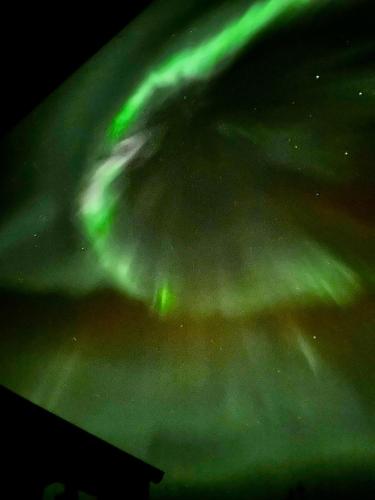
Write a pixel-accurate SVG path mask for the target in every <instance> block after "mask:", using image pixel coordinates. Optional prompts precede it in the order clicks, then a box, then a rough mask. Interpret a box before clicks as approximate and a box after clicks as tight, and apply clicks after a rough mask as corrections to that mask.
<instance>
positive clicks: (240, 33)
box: [108, 0, 316, 140]
mask: <svg viewBox="0 0 375 500" xmlns="http://www.w3.org/2000/svg"><path fill="white" fill-rule="evenodd" d="M311 3H312V2H311V0H264V1H260V2H257V3H255V4H253V5H251V6H250V7H249V8H248V9H247V10H246V11H245V13H244V14H243V15H242V16H241V17H239V18H237V19H235V20H234V21H232V22H231V23H230V24H228V25H227V26H226V27H225V28H224V29H222V31H220V32H219V33H217V34H216V35H214V36H213V37H212V38H210V39H208V40H207V41H205V42H202V43H200V44H199V45H197V46H196V47H194V48H191V49H186V50H183V51H181V52H178V53H177V54H174V55H173V56H171V57H170V58H169V59H167V60H166V61H164V62H163V63H162V64H161V65H160V66H159V67H158V68H156V69H155V70H154V71H152V72H151V73H149V75H148V76H147V77H146V79H145V80H144V81H143V82H142V83H141V84H140V86H139V87H138V88H137V89H136V91H135V92H134V94H133V95H131V96H130V98H129V99H128V101H127V102H126V103H125V105H124V106H123V108H122V109H121V111H120V113H119V114H118V115H117V116H116V117H115V118H114V120H113V122H112V124H111V126H110V128H109V131H108V135H109V137H110V139H112V140H117V139H119V138H120V136H121V135H122V134H123V133H124V132H125V131H126V130H127V128H128V127H129V126H130V125H132V124H133V123H134V121H135V120H136V119H137V118H138V117H139V115H140V113H141V112H142V110H143V109H144V108H145V106H147V104H148V103H149V102H150V100H151V99H152V97H153V95H154V94H155V92H156V91H157V90H158V89H161V88H166V87H167V88H168V87H173V86H177V85H178V84H179V83H181V82H184V81H185V80H194V79H203V78H207V77H208V76H209V75H210V73H211V72H212V71H213V70H214V69H215V68H216V67H217V66H218V64H219V63H222V62H223V61H224V59H226V58H230V57H232V56H234V55H235V54H236V53H237V52H238V51H239V50H240V49H242V48H243V47H244V46H245V45H246V44H247V43H249V42H250V41H251V40H252V39H253V38H254V37H255V36H256V35H257V34H258V33H260V32H261V31H262V30H263V29H264V28H265V27H267V26H268V25H269V24H270V23H272V22H273V21H275V20H276V19H277V18H278V17H279V16H281V15H283V14H287V13H289V12H291V11H293V10H295V9H300V8H302V7H306V6H309V5H311ZM315 3H316V2H315Z"/></svg>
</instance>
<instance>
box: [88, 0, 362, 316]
mask: <svg viewBox="0 0 375 500" xmlns="http://www.w3.org/2000/svg"><path fill="white" fill-rule="evenodd" d="M331 3H332V2H331ZM324 5H327V1H326V0H319V1H312V0H264V1H257V2H255V3H252V4H251V5H250V6H249V7H248V8H247V10H245V12H243V13H241V15H240V16H238V17H237V18H236V19H234V20H231V21H230V22H229V23H228V24H227V25H226V26H224V27H223V28H221V29H220V31H219V32H217V33H215V34H213V35H212V36H211V37H209V38H208V39H206V40H204V41H201V42H199V43H197V45H196V46H194V47H191V48H187V49H184V48H183V49H182V50H180V51H177V52H176V53H174V54H172V55H171V56H169V57H167V58H166V59H165V60H163V61H162V62H161V63H160V64H159V65H158V66H157V67H156V68H153V69H152V70H151V71H149V73H147V74H146V76H145V78H144V79H143V80H142V81H141V83H140V84H139V85H138V87H137V88H136V89H135V90H134V92H133V93H132V94H131V95H130V97H129V98H128V99H127V100H126V102H125V103H124V105H123V107H122V108H121V110H120V111H119V113H118V114H117V115H116V116H115V117H114V119H113V121H112V123H111V124H110V126H109V128H108V130H107V137H106V141H107V143H108V147H109V149H110V150H111V153H110V155H109V156H108V157H107V159H106V160H105V161H102V162H100V163H99V164H97V165H96V166H95V168H94V169H93V170H92V172H91V174H90V175H89V178H88V182H87V184H86V188H85V189H84V191H83V193H82V195H81V198H80V208H79V214H80V218H81V220H82V223H83V226H84V229H85V232H86V234H87V236H88V238H89V240H90V241H91V243H92V245H93V247H94V249H95V251H96V253H97V255H98V257H99V260H100V263H101V265H102V266H103V267H104V269H106V270H107V272H108V274H109V275H110V276H111V277H112V279H113V281H114V283H115V284H116V285H117V286H118V287H119V288H120V289H122V290H123V291H125V292H126V293H128V294H129V295H131V296H133V297H135V298H139V299H142V300H145V301H146V302H153V305H154V308H155V309H156V310H157V311H158V312H159V313H160V314H164V313H168V312H169V311H170V310H172V309H173V308H174V306H175V305H176V304H179V305H181V303H180V300H179V298H178V296H177V295H178V291H177V290H176V288H177V287H175V286H174V284H173V283H171V281H172V280H171V279H170V277H169V276H167V275H166V276H160V279H159V280H158V283H157V285H156V286H155V287H154V289H153V290H151V291H150V290H149V291H145V290H143V289H142V285H140V284H139V283H138V281H137V278H136V277H135V274H136V273H135V272H134V270H133V269H132V260H133V256H132V255H130V254H129V253H128V254H127V252H126V251H125V252H121V251H119V250H118V249H117V250H116V249H114V248H113V245H112V243H111V241H110V235H111V231H112V228H113V223H114V221H115V219H116V216H117V209H118V202H119V197H120V194H119V193H118V192H117V190H116V189H115V186H114V183H115V181H116V179H118V178H119V176H120V175H121V173H123V172H124V171H125V169H126V167H127V165H128V164H129V162H130V161H131V160H132V159H133V158H134V157H135V156H136V155H137V154H138V153H139V152H140V151H141V149H142V147H143V146H144V145H145V143H146V142H147V141H148V138H147V135H146V136H145V135H143V134H141V133H138V132H136V133H134V132H135V128H136V126H137V123H138V122H139V121H140V120H141V119H142V118H143V117H144V116H145V115H146V114H147V112H148V110H149V108H150V106H151V104H153V98H154V96H155V94H156V92H160V91H161V90H162V91H164V101H165V99H166V98H168V97H169V96H170V95H172V94H174V93H175V92H176V91H177V90H180V89H181V88H183V87H184V85H185V84H187V83H189V82H191V81H194V80H198V81H199V80H206V79H208V78H210V77H212V75H213V74H216V73H217V71H218V70H220V69H222V68H223V66H224V64H225V63H228V62H229V61H231V60H233V57H235V56H236V55H238V54H239V53H240V51H241V49H243V48H244V47H245V46H248V45H249V43H250V42H251V41H253V40H254V39H255V38H256V37H257V35H259V34H260V33H261V32H263V31H264V30H266V29H267V28H268V27H270V26H271V25H273V24H274V23H275V22H276V21H279V22H286V21H287V20H288V19H289V17H288V16H289V15H296V14H298V15H302V14H307V13H309V12H311V9H312V8H313V7H314V8H316V7H317V6H319V7H322V6H324ZM164 101H162V99H161V98H160V95H159V94H158V103H157V104H159V105H160V103H161V102H164ZM156 106H157V105H156ZM153 109H155V107H154V106H153ZM132 134H134V135H132ZM124 151H125V153H124ZM310 254H312V261H313V262H314V259H315V257H316V259H315V260H316V261H320V262H323V263H324V262H325V263H326V264H325V265H323V267H324V269H323V270H322V271H321V276H317V278H316V280H315V281H314V280H310V283H307V282H306V283H305V289H304V290H303V291H305V292H306V297H307V298H308V300H309V299H311V297H317V298H319V299H327V297H328V298H331V299H332V298H334V300H335V301H336V302H339V303H346V302H347V301H350V300H351V298H352V297H353V296H354V295H356V292H358V290H359V289H360V284H359V282H358V280H357V276H356V275H355V273H353V272H352V271H351V270H350V269H349V268H347V267H346V266H345V265H344V264H343V263H341V262H339V261H337V260H335V258H334V257H333V256H332V255H331V254H330V253H329V252H328V251H326V250H324V249H322V248H321V247H319V246H318V245H317V246H316V247H315V248H313V249H312V250H311V252H310ZM287 271H288V270H287V269H285V273H287ZM285 273H284V274H285ZM323 275H324V277H323ZM270 297H271V298H270V300H269V301H270V303H271V304H272V303H273V302H277V301H278V296H277V294H276V295H275V296H273V295H272V294H270ZM257 300H258V299H257V297H256V293H255V297H254V296H253V297H252V296H251V294H249V296H248V298H247V302H248V306H249V309H251V308H253V309H254V308H255V309H256V308H257ZM264 305H265V304H261V307H263V306H264ZM266 305H270V304H266Z"/></svg>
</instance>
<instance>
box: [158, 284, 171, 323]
mask: <svg viewBox="0 0 375 500" xmlns="http://www.w3.org/2000/svg"><path fill="white" fill-rule="evenodd" d="M174 304H175V297H174V295H173V293H172V291H171V288H170V286H169V285H168V284H165V285H164V286H162V287H161V288H159V290H157V292H156V294H155V300H154V309H155V310H156V311H157V312H158V313H159V314H161V315H164V314H167V313H169V312H170V311H171V310H172V308H173V306H174Z"/></svg>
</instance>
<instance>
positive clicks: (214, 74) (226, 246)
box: [0, 0, 375, 499]
mask: <svg viewBox="0 0 375 500" xmlns="http://www.w3.org/2000/svg"><path fill="white" fill-rule="evenodd" d="M180 3H181V2H177V1H176V2H171V1H161V2H156V3H155V4H154V5H153V6H152V7H150V8H149V9H148V10H147V11H146V12H145V13H144V14H143V15H142V16H140V18H139V19H137V20H136V21H135V22H134V23H133V24H131V25H130V26H128V27H126V28H125V29H124V31H123V32H122V33H121V34H120V35H119V36H118V37H116V39H114V40H113V41H112V42H111V43H110V44H108V46H106V47H104V48H103V49H102V51H101V52H100V53H99V54H98V55H97V56H96V57H94V58H93V59H92V60H91V61H89V62H88V63H87V64H86V65H85V66H84V67H83V68H82V69H81V70H80V71H79V72H78V73H77V74H75V75H73V77H72V78H71V79H70V80H69V81H67V82H66V83H65V84H64V85H62V86H61V88H59V89H58V90H57V91H56V92H55V93H54V94H53V95H51V96H50V97H49V98H48V99H47V100H46V101H45V102H44V103H43V104H42V105H41V106H40V107H39V108H38V109H36V110H35V111H34V113H32V115H31V116H30V117H29V118H28V119H27V120H25V121H24V122H23V123H21V124H20V125H19V126H18V127H17V128H16V129H15V130H14V131H13V132H12V133H11V134H10V135H9V136H8V137H6V138H5V139H4V140H3V141H2V144H1V155H2V159H3V160H2V161H4V162H5V163H4V164H5V165H6V168H7V172H10V173H9V175H8V174H6V175H5V176H4V183H5V184H4V185H7V184H6V183H8V185H9V186H14V185H16V187H17V189H16V192H17V193H19V194H18V195H17V196H16V197H15V201H14V203H11V204H10V206H9V207H8V208H7V210H6V212H5V213H4V214H3V215H2V218H1V226H0V285H1V287H2V303H3V307H2V315H3V325H4V331H3V333H2V336H1V342H2V353H3V356H2V368H1V377H2V382H3V383H4V384H5V385H8V386H9V387H11V388H13V389H15V390H16V391H18V392H20V393H21V394H23V395H24V396H26V397H28V398H30V399H32V400H33V401H34V402H36V403H39V404H41V405H42V406H44V407H46V408H48V409H50V410H52V411H54V412H56V413H58V414H59V415H61V416H63V417H65V418H67V419H68V420H70V421H73V422H74V423H76V424H78V425H80V426H81V427H83V428H85V429H86V430H88V431H90V432H93V433H94V434H96V435H98V436H100V437H103V438H104V439H107V440H109V441H110V442H112V443H113V444H115V445H117V446H119V447H121V448H123V449H125V450H126V451H128V452H130V453H133V454H134V455H136V456H138V457H140V458H142V459H144V460H146V461H149V462H151V463H153V464H154V465H155V466H157V467H160V468H162V469H164V470H165V471H166V476H165V480H164V481H163V483H162V484H161V485H160V486H158V488H157V489H155V491H154V495H155V498H158V495H159V497H160V498H171V499H172V498H190V496H191V497H193V496H195V497H197V495H198V497H199V495H201V496H202V495H203V496H204V497H205V498H218V499H219V498H227V497H228V496H229V495H230V496H231V497H233V498H248V496H247V493H246V492H245V489H243V488H245V487H243V486H241V485H242V484H244V483H246V481H250V482H251V484H252V486H249V488H250V489H251V491H252V492H253V495H254V498H258V497H259V498H267V491H265V490H264V488H266V486H265V485H267V484H268V486H267V487H269V488H271V489H272V488H274V490H272V491H273V493H272V495H273V496H272V498H285V494H286V492H287V489H288V487H289V485H291V484H293V483H295V477H296V475H297V476H298V474H300V475H301V477H305V476H306V477H307V478H308V477H309V471H311V470H314V471H315V470H316V471H320V472H314V473H313V474H317V475H319V474H320V473H321V470H324V469H327V468H328V469H329V470H332V471H333V472H332V473H333V474H338V475H340V474H341V472H340V471H344V470H345V471H346V470H347V469H348V468H349V469H350V470H351V469H353V470H354V469H357V468H362V469H361V470H362V471H363V470H366V471H367V470H369V471H370V470H373V469H374V466H375V450H374V447H373V445H372V443H374V442H375V393H374V387H375V368H374V367H375V340H374V338H375V337H374V335H375V301H374V281H375V280H374V277H375V269H374V267H375V259H374V255H375V234H374V231H375V227H374V213H375V211H374V208H375V205H374V199H375V196H374V195H375V178H374V173H373V167H374V161H375V145H374V140H373V137H374V132H375V57H374V56H375V40H374V35H373V33H372V30H371V28H370V27H369V26H368V23H366V20H368V19H369V18H370V15H369V11H370V3H369V2H366V1H360V2H354V1H350V0H348V1H345V2H338V1H337V2H336V1H325V0H321V1H315V2H313V1H308V0H255V1H248V0H247V1H245V0H238V1H224V0H212V1H209V2H207V5H206V6H205V7H204V8H203V7H202V6H201V5H200V4H199V2H198V1H193V0H191V1H190V2H184V5H179V4H180ZM172 4H173V8H172V7H171V6H172ZM12 189H14V188H12ZM268 477H271V478H272V481H274V483H273V486H272V485H271V484H270V481H269V480H268V479H267V478H268ZM314 477H315V476H314ZM250 478H251V479H250ZM306 481H307V482H308V481H309V479H306ZM311 481H312V483H311V485H312V486H311V487H314V484H313V483H314V481H313V480H310V482H311ZM258 483H259V485H260V486H259V490H258V489H257V488H258V486H257V485H258ZM246 484H247V483H246ZM263 490H264V491H263ZM197 491H199V492H200V493H197ZM269 491H271V490H269ZM202 492H204V493H202ZM276 492H277V493H276ZM269 494H270V495H271V493H269ZM257 495H258V496H257ZM262 495H263V496H262ZM277 495H279V496H277ZM283 495H284V496H283Z"/></svg>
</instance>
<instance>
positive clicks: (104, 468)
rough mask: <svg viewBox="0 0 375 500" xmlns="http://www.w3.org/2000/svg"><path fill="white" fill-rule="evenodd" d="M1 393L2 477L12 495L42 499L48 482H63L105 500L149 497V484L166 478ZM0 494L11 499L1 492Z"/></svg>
mask: <svg viewBox="0 0 375 500" xmlns="http://www.w3.org/2000/svg"><path fill="white" fill-rule="evenodd" d="M0 394H1V403H2V413H3V417H5V418H4V419H3V421H4V425H3V426H2V429H3V438H2V447H1V449H2V454H3V457H2V463H3V464H5V465H3V466H2V477H3V478H6V481H5V482H6V487H7V488H8V489H9V491H10V492H11V496H9V498H22V496H21V495H25V496H24V498H41V494H42V493H41V492H43V490H44V488H45V487H46V486H47V485H49V484H51V483H55V482H59V483H63V484H65V485H67V489H68V490H69V491H77V490H79V491H83V492H86V493H88V494H91V495H94V496H97V497H98V498H103V499H104V498H116V499H121V498H131V499H138V498H139V499H146V498H148V497H149V495H148V492H149V483H150V482H153V483H159V482H160V481H161V479H162V477H163V475H164V473H163V472H162V471H160V470H159V469H157V468H155V467H153V466H151V465H149V464H147V463H145V462H143V461H142V460H139V459H138V458H135V457H133V456H132V455H129V454H128V453H126V452H124V451H122V450H120V449H119V448H116V447H115V446H113V445H111V444H109V443H107V442H105V441H103V440H102V439H99V438H97V437H96V436H93V435H92V434H90V433H88V432H86V431H84V430H82V429H80V428H79V427H77V426H75V425H73V424H71V423H69V422H67V421H65V420H64V419H62V418H60V417H58V416H57V415H54V414H53V413H51V412H49V411H46V410H44V409H43V408H41V407H40V406H38V405H36V404H34V403H32V402H30V401H28V400H27V399H25V398H23V397H21V396H19V395H17V394H15V393H14V392H12V391H10V390H9V389H7V388H5V387H3V386H1V390H0ZM3 487H5V486H4V485H3ZM9 494H10V493H9V492H8V495H9ZM69 495H71V496H69ZM69 495H68V494H67V496H66V497H65V498H75V496H74V494H73V495H72V494H69ZM0 497H1V498H8V496H4V495H3V494H2V493H1V490H0Z"/></svg>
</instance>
